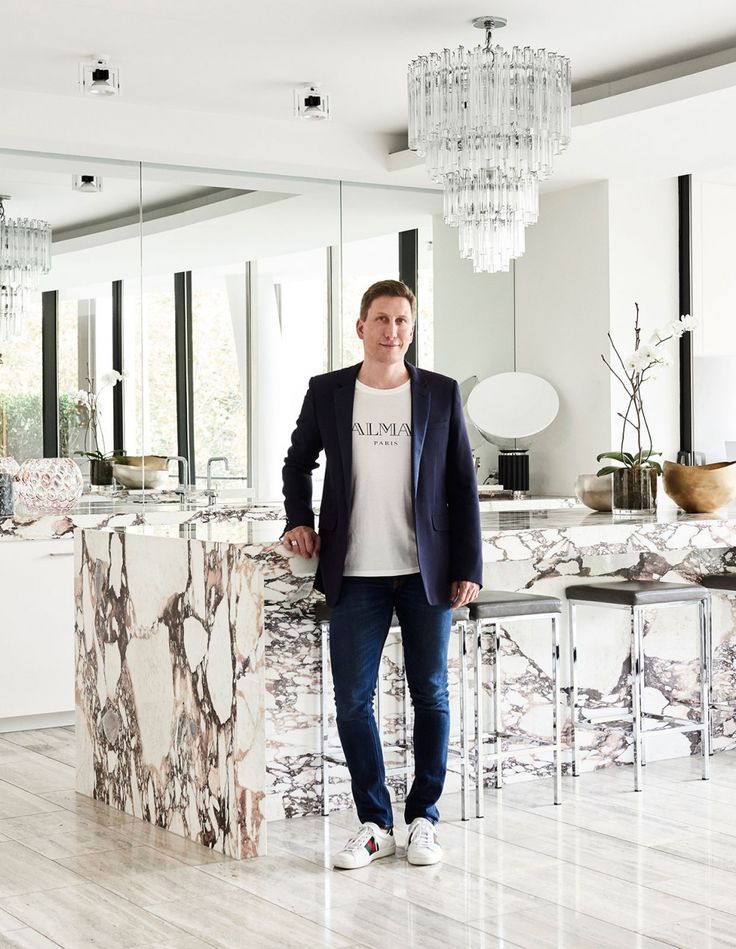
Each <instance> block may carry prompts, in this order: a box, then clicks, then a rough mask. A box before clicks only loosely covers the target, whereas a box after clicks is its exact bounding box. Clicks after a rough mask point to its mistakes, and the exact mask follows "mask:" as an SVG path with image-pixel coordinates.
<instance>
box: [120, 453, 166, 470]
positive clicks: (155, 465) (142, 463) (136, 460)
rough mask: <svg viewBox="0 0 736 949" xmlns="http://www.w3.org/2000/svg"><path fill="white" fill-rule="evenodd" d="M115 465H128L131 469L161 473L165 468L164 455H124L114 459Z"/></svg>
mask: <svg viewBox="0 0 736 949" xmlns="http://www.w3.org/2000/svg"><path fill="white" fill-rule="evenodd" d="M115 464H118V465H129V466H131V467H133V468H143V467H146V468H150V469H151V470H152V471H163V470H164V468H165V467H166V455H124V456H122V457H121V458H116V459H115Z"/></svg>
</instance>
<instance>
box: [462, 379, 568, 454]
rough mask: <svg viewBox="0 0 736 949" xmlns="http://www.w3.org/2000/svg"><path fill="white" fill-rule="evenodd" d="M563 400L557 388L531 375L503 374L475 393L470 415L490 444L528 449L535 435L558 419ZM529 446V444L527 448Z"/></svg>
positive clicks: (472, 397) (471, 400)
mask: <svg viewBox="0 0 736 949" xmlns="http://www.w3.org/2000/svg"><path fill="white" fill-rule="evenodd" d="M559 409H560V400H559V397H558V395H557V392H556V391H555V389H554V387H553V386H552V385H550V383H549V382H547V380H546V379H542V378H541V377H540V376H535V375H532V374H531V373H529V372H501V373H499V374H498V375H496V376H489V377H488V378H487V379H484V380H483V381H482V382H479V383H478V385H477V386H476V387H475V388H474V389H473V391H472V392H471V393H470V396H469V397H468V405H467V411H468V415H469V416H470V419H471V421H472V422H473V424H474V425H475V426H476V427H477V428H478V429H480V431H481V432H482V433H483V435H484V436H485V437H486V438H487V439H488V441H490V442H493V444H495V445H498V446H499V447H500V448H507V447H513V445H514V443H515V445H516V447H517V448H526V447H528V444H529V442H530V440H531V437H532V436H533V435H536V434H537V433H538V432H541V431H542V430H543V429H545V428H547V426H548V425H550V424H551V423H552V422H553V421H554V420H555V418H556V416H557V413H558V411H559ZM525 442H526V444H525Z"/></svg>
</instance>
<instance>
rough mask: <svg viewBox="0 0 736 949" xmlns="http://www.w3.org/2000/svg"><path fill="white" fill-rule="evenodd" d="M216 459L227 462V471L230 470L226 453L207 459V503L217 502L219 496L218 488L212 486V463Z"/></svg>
mask: <svg viewBox="0 0 736 949" xmlns="http://www.w3.org/2000/svg"><path fill="white" fill-rule="evenodd" d="M216 461H222V462H224V464H225V471H229V470H230V462H229V461H228V460H227V458H226V457H225V455H215V456H214V457H212V458H208V459H207V487H206V488H205V492H204V493H205V495H206V496H207V504H208V506H209V505H212V504H214V503H215V498H216V497H217V488H213V487H212V465H213V464H214V463H215V462H216Z"/></svg>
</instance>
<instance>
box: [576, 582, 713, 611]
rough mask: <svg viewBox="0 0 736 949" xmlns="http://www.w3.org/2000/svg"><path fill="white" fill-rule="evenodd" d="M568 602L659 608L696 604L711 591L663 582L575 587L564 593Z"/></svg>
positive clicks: (690, 585)
mask: <svg viewBox="0 0 736 949" xmlns="http://www.w3.org/2000/svg"><path fill="white" fill-rule="evenodd" d="M565 593H566V595H567V598H568V600H580V601H583V602H585V603H603V604H606V603H608V604H612V605H615V606H656V605H657V604H658V603H659V604H661V603H690V602H692V603H697V602H698V601H699V600H705V599H707V597H708V591H707V590H705V589H703V587H702V586H700V585H699V584H697V583H665V582H662V581H661V580H621V581H616V582H614V583H589V584H583V583H576V584H574V585H573V586H571V587H568V588H567V590H565Z"/></svg>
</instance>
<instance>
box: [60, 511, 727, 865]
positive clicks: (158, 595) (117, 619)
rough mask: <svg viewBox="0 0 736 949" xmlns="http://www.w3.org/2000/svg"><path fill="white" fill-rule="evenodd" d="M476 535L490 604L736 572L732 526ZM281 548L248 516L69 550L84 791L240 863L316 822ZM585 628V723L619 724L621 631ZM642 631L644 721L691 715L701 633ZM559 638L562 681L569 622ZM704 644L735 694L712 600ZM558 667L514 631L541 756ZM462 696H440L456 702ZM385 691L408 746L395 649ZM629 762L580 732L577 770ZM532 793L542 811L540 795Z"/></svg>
mask: <svg viewBox="0 0 736 949" xmlns="http://www.w3.org/2000/svg"><path fill="white" fill-rule="evenodd" d="M482 528H483V550H484V582H485V585H486V587H488V588H496V589H506V590H531V591H533V592H542V593H554V594H558V595H562V594H563V592H564V589H565V587H566V586H567V585H569V584H570V583H571V582H585V580H586V579H589V580H591V582H592V581H593V580H597V579H600V578H610V579H612V580H613V579H664V580H678V581H685V582H697V580H698V578H699V577H700V576H702V575H703V574H704V573H713V572H724V571H728V570H730V569H733V568H736V563H735V562H734V560H735V558H736V550H735V548H736V514H734V515H731V514H730V513H724V514H723V515H722V516H711V515H708V516H705V515H699V516H697V515H684V514H679V515H678V514H677V513H676V512H675V511H668V512H663V513H662V514H660V515H659V517H658V518H641V519H629V520H625V521H615V520H614V519H613V518H612V516H611V515H606V514H594V513H589V512H585V511H580V510H553V511H545V512H497V513H484V514H483V515H482ZM281 529H282V524H281V523H280V522H276V521H270V522H268V521H267V522H258V521H252V520H248V519H247V515H246V516H245V518H244V519H242V520H240V521H239V522H238V523H232V522H231V523H227V522H210V523H186V524H181V525H178V526H175V525H157V526H142V527H130V528H116V529H102V530H100V529H82V530H77V531H76V532H75V588H76V589H75V592H76V649H77V654H76V700H77V716H76V725H77V729H76V730H77V748H78V760H77V789H78V790H79V791H80V792H81V793H83V794H87V795H89V796H91V797H94V798H96V799H97V800H100V801H104V802H106V803H108V804H110V805H111V806H114V807H117V808H120V809H122V810H125V811H127V812H129V813H132V814H134V815H136V816H138V817H140V818H142V819H145V820H149V821H152V822H154V823H156V824H158V825H159V826H162V827H167V828H168V829H170V830H172V831H174V832H176V833H179V834H182V835H184V836H187V837H189V838H191V839H193V840H197V841H199V842H200V843H203V844H205V845H207V846H209V847H212V848H215V849H217V850H218V851H221V852H223V853H226V854H228V855H230V856H234V857H247V856H256V855H258V854H261V853H263V852H265V826H266V823H267V821H269V820H275V819H279V818H283V817H293V816H298V815H302V814H314V813H319V812H320V808H321V790H322V789H321V770H320V757H319V740H320V732H319V695H320V689H321V660H320V638H319V635H318V631H317V630H316V629H315V624H314V619H313V608H314V602H315V600H316V599H317V597H318V596H319V595H318V594H315V593H314V592H313V590H312V577H313V573H314V568H315V561H313V560H306V559H305V558H302V557H299V556H294V555H292V554H290V553H289V552H288V551H287V550H286V549H285V548H284V547H283V546H282V545H281V544H280V543H279V542H278V540H277V538H278V536H279V534H280V533H281ZM580 618H581V635H580V644H579V665H578V669H579V677H580V679H579V681H580V691H581V693H582V694H583V695H585V697H586V700H587V701H588V702H590V703H591V704H595V705H599V706H607V705H613V706H619V705H622V704H624V703H625V702H626V701H627V694H628V675H629V664H628V629H627V628H626V626H625V623H624V622H623V617H622V616H621V615H620V614H618V613H612V615H611V616H610V617H609V616H607V615H606V617H605V619H601V612H600V611H597V612H596V613H595V614H586V612H585V611H584V610H581V617H580ZM650 619H651V621H650V622H649V623H648V624H647V626H646V638H645V651H646V653H647V656H648V664H647V674H646V684H647V689H646V695H645V702H646V703H647V707H648V708H651V709H652V710H657V711H662V710H663V709H666V710H667V711H668V712H672V713H674V714H684V715H687V714H689V713H690V709H689V708H688V707H687V706H686V705H685V703H686V702H688V701H690V700H693V699H695V698H696V689H697V686H696V683H697V669H698V661H697V651H696V650H697V646H696V643H697V634H696V631H695V625H694V618H693V614H692V612H688V610H687V608H683V609H680V608H676V609H674V608H673V609H671V610H667V611H662V612H661V613H660V614H659V615H658V616H657V617H656V619H655V618H653V617H652V618H650ZM562 634H563V635H562V640H563V669H565V668H566V659H567V654H566V648H565V630H564V623H563V630H562ZM714 635H715V638H716V645H717V659H718V665H719V676H718V678H717V684H719V685H720V686H722V687H724V688H727V687H728V685H729V684H731V680H732V679H733V678H734V676H733V671H732V670H733V663H734V645H733V638H732V637H733V622H732V619H731V614H730V608H729V606H728V604H727V603H726V601H724V600H722V599H716V600H715V604H714ZM455 652H456V649H455V647H453V648H452V649H451V655H452V656H453V657H454V655H455ZM550 657H551V649H550V645H549V635H548V629H547V627H546V626H545V627H543V628H541V627H540V625H539V624H535V623H533V622H531V621H530V622H524V623H519V624H514V625H513V626H510V627H509V631H508V633H506V634H505V636H504V667H503V668H504V682H503V707H504V715H505V718H506V721H505V725H506V727H507V728H512V729H514V728H515V729H518V730H519V731H521V732H522V733H523V734H524V735H525V736H527V737H528V738H532V739H534V738H544V737H547V736H548V735H549V732H550V728H551V718H550V707H549V699H550V695H551V681H550V671H551V670H550ZM564 681H565V680H564V675H563V682H564ZM454 685H455V679H454V677H451V691H452V697H453V700H454V701H456V694H455V693H456V689H455V688H454ZM381 687H382V689H383V691H384V693H385V695H386V698H387V704H388V709H389V718H388V723H387V729H388V733H389V735H390V733H391V731H392V730H393V731H395V732H397V733H400V732H401V728H402V709H401V705H400V703H399V702H398V701H397V697H398V696H400V695H401V692H402V688H401V666H400V653H399V650H398V643H396V642H395V641H393V642H392V641H389V644H388V647H387V658H386V660H385V662H384V665H383V670H382V686H381ZM328 691H329V690H328ZM732 691H733V692H736V689H733V690H732ZM484 701H486V702H488V701H489V696H488V693H487V692H485V693H484ZM392 703H393V704H392ZM693 714H695V712H693ZM734 732H736V723H734V721H733V719H732V718H731V717H725V718H724V717H719V719H718V721H717V723H716V737H715V748H716V750H717V751H718V750H725V749H730V748H732V747H734V745H735V744H736V742H735V741H734V738H733V735H734ZM697 740H698V739H697V736H694V735H680V734H677V735H670V736H667V737H664V736H663V737H662V738H660V739H659V740H658V743H657V744H656V745H655V744H653V743H650V744H649V757H650V759H654V758H655V757H658V756H670V757H673V756H678V755H687V754H691V753H693V752H694V751H696V750H697V748H696V742H697ZM629 745H630V743H629V734H628V732H627V731H626V730H625V729H618V730H615V731H611V732H607V733H606V732H603V731H596V732H586V733H585V734H584V735H583V736H582V739H581V749H580V752H581V758H580V760H581V766H582V768H583V769H586V770H592V769H594V768H597V767H603V766H606V765H613V764H623V763H627V762H628V761H630V760H631V752H630V746H629ZM550 767H551V763H550V760H549V758H548V757H545V754H544V753H540V754H538V755H536V756H530V755H526V756H524V757H521V756H520V757H519V758H518V759H509V760H508V778H509V779H510V780H514V779H517V780H521V779H524V778H530V779H531V778H533V777H536V776H543V775H547V774H549V773H550ZM333 774H334V778H333V781H334V787H332V799H333V806H336V807H339V806H347V805H348V804H349V800H350V799H349V785H348V782H347V774H346V773H345V771H344V769H340V768H335V769H333ZM489 776H490V773H489V775H487V777H489ZM453 782H456V778H455V776H454V775H453V776H452V777H451V779H450V785H449V786H450V787H453V786H456V783H453ZM331 784H332V782H331ZM399 789H400V783H399V784H396V785H395V787H394V790H399ZM539 794H540V796H542V797H544V796H547V795H549V796H550V799H551V789H549V788H548V787H547V782H544V783H540V787H539ZM563 800H564V785H563Z"/></svg>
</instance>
